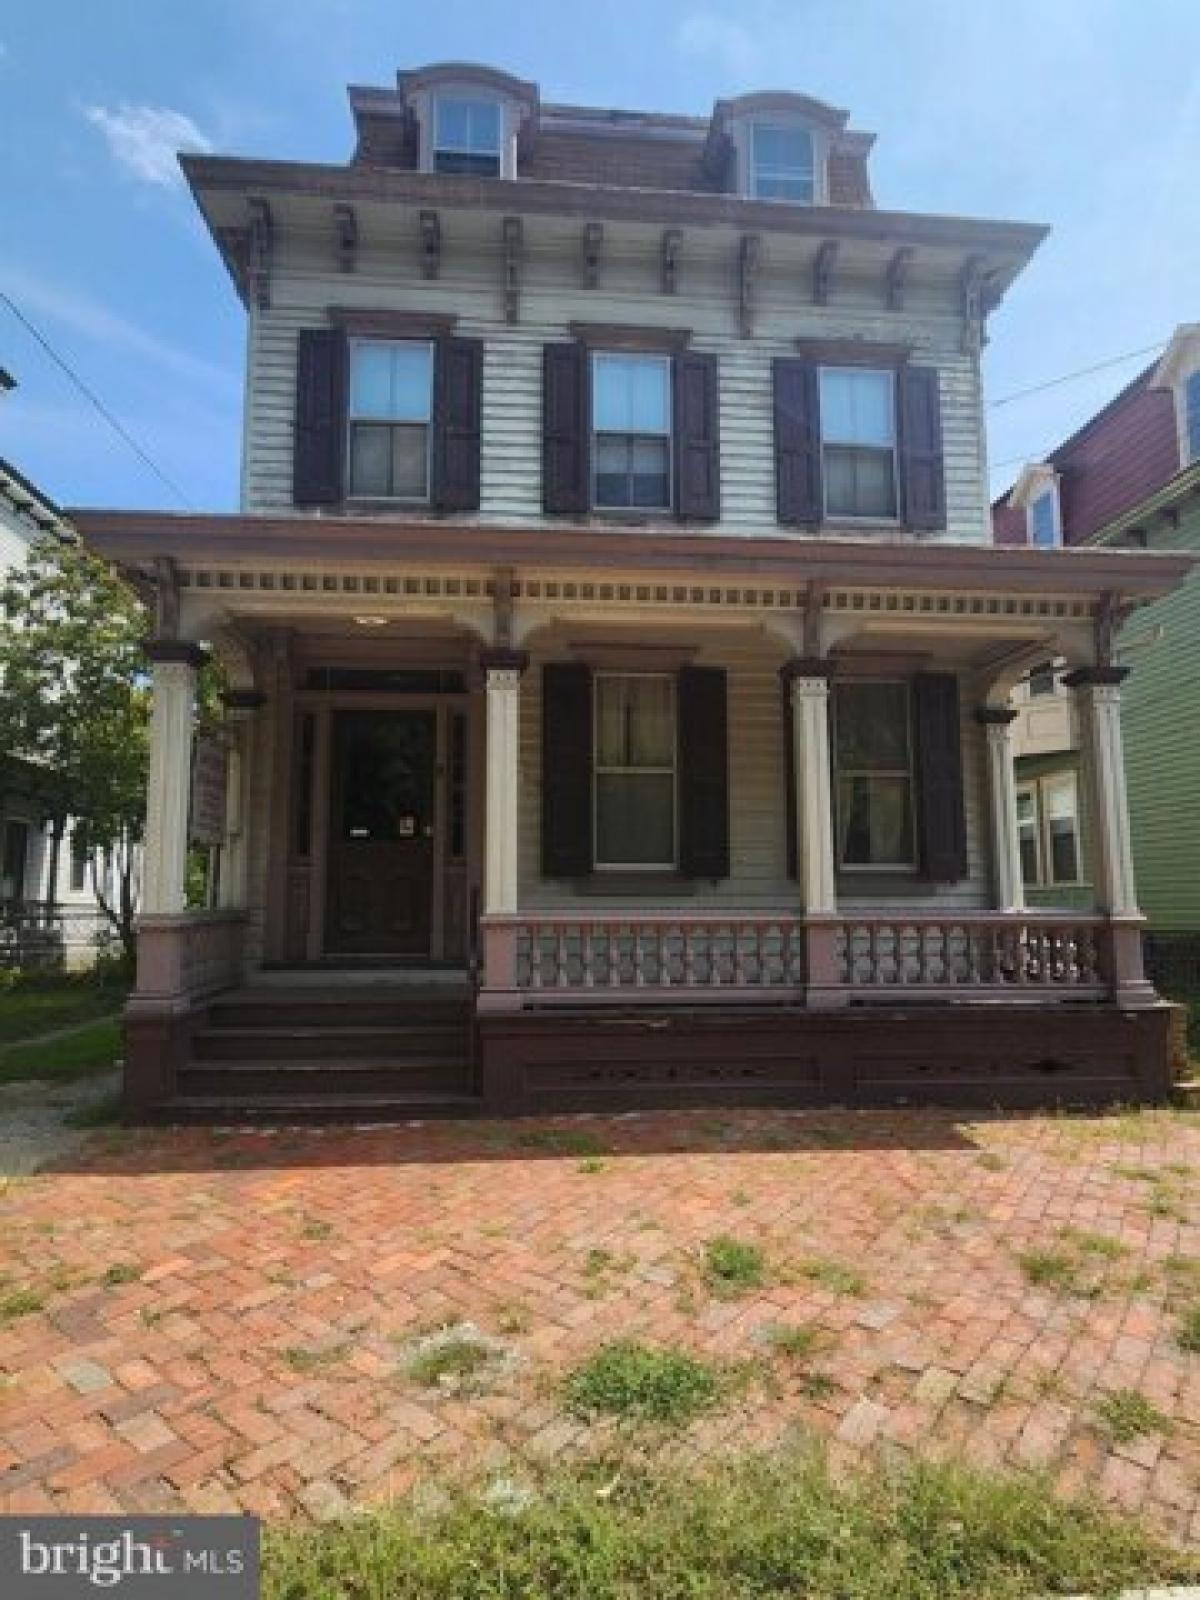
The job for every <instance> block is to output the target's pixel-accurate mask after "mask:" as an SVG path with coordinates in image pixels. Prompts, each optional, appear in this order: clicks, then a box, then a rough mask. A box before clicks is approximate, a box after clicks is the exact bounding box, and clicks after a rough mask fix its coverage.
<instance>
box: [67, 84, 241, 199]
mask: <svg viewBox="0 0 1200 1600" xmlns="http://www.w3.org/2000/svg"><path fill="white" fill-rule="evenodd" d="M83 114H84V116H85V117H86V118H87V119H88V121H89V122H90V123H91V124H92V125H93V126H94V127H97V128H99V129H100V131H101V133H102V134H103V135H104V137H105V139H106V140H107V142H108V148H109V151H110V152H111V154H112V157H113V159H114V160H115V161H116V162H117V164H118V165H119V166H122V167H124V168H125V169H126V171H127V172H129V173H131V174H132V175H133V176H134V177H135V178H137V179H139V180H140V181H141V182H142V183H154V184H158V185H159V186H160V187H161V188H169V187H170V186H171V185H172V184H175V183H178V182H179V165H178V162H177V161H176V159H175V157H176V153H177V152H178V151H180V150H201V151H208V150H211V149H212V145H211V143H210V142H209V140H208V138H207V137H206V136H205V135H204V134H203V133H202V132H201V131H200V129H199V128H198V127H197V126H196V124H195V123H194V122H193V121H192V119H191V117H189V116H186V115H185V114H184V113H183V112H182V111H172V110H171V109H170V108H169V107H168V106H134V105H129V104H128V103H126V102H124V101H123V102H122V103H121V104H120V105H119V106H117V108H116V109H115V110H109V109H108V107H106V106H85V107H84V113H83Z"/></svg>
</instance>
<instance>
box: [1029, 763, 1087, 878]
mask: <svg viewBox="0 0 1200 1600" xmlns="http://www.w3.org/2000/svg"><path fill="white" fill-rule="evenodd" d="M1017 837H1018V841H1019V844H1020V850H1021V876H1022V878H1023V879H1024V881H1025V883H1026V885H1027V886H1028V887H1029V888H1031V889H1045V888H1052V887H1055V886H1062V885H1069V884H1077V883H1079V882H1080V877H1081V874H1080V849H1079V785H1078V782H1077V780H1076V776H1075V774H1074V773H1073V772H1056V773H1052V774H1050V775H1049V776H1047V777H1044V778H1035V779H1032V780H1031V781H1030V782H1028V783H1022V784H1019V785H1018V787H1017Z"/></svg>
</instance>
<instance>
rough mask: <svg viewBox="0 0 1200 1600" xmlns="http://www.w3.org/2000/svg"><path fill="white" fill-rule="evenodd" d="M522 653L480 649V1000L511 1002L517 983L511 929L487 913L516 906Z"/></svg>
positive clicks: (505, 914) (496, 913)
mask: <svg viewBox="0 0 1200 1600" xmlns="http://www.w3.org/2000/svg"><path fill="white" fill-rule="evenodd" d="M528 659H529V658H528V656H527V655H526V654H525V653H524V652H523V651H520V650H510V649H507V648H498V649H494V650H485V651H484V652H483V653H482V655H481V657H480V665H481V666H482V668H483V670H484V674H485V678H486V686H487V687H486V693H487V716H486V739H487V767H486V780H485V793H484V840H483V918H484V926H483V989H484V991H485V992H486V993H487V994H488V995H489V1000H488V1001H487V1002H486V1003H485V1009H486V1005H487V1004H491V1005H493V1006H501V1007H502V1006H504V1005H505V1004H506V1003H512V999H511V998H510V999H509V1000H508V1001H507V1002H506V1001H505V999H504V997H505V996H509V997H515V995H516V986H517V935H516V929H515V928H513V927H512V926H510V925H508V924H506V923H504V922H500V923H499V924H498V925H497V924H490V922H489V919H491V918H493V917H497V918H505V917H510V916H512V915H513V913H515V911H516V909H517V796H518V789H517V779H518V757H519V741H520V715H521V674H522V672H523V671H524V670H525V667H526V664H527V662H528Z"/></svg>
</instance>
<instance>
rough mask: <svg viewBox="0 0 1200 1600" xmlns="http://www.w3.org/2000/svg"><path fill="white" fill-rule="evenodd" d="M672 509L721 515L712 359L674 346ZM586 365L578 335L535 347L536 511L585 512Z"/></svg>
mask: <svg viewBox="0 0 1200 1600" xmlns="http://www.w3.org/2000/svg"><path fill="white" fill-rule="evenodd" d="M671 365H672V409H673V448H674V463H673V465H674V478H675V514H676V516H678V517H680V518H692V517H694V518H696V519H697V520H702V521H715V520H716V519H717V518H718V517H719V516H720V515H721V441H720V397H719V393H718V388H717V358H716V356H715V355H707V354H701V353H698V352H696V351H691V350H686V351H681V352H680V353H679V354H678V355H676V356H675V357H674V359H673V361H672V364H671ZM591 410H592V407H591V362H590V360H589V348H588V346H587V345H586V344H585V343H584V342H583V341H582V340H575V341H573V342H572V343H570V344H548V345H545V346H544V347H543V350H542V509H543V510H544V511H551V512H557V513H559V514H562V513H568V514H571V515H579V514H581V513H583V512H586V511H588V510H590V509H591V443H592V425H591V424H592V418H591Z"/></svg>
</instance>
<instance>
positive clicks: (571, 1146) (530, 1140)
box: [516, 1128, 608, 1156]
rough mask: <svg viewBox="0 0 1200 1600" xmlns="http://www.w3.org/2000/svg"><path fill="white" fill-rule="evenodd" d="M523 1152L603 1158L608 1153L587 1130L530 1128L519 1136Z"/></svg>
mask: <svg viewBox="0 0 1200 1600" xmlns="http://www.w3.org/2000/svg"><path fill="white" fill-rule="evenodd" d="M516 1142H517V1144H518V1145H519V1146H520V1148H521V1149H522V1150H539V1151H542V1152H543V1153H545V1154H548V1155H555V1156H603V1155H606V1154H607V1153H608V1152H607V1151H606V1150H605V1148H604V1145H603V1144H602V1143H601V1142H600V1140H599V1139H598V1138H597V1137H596V1135H595V1134H594V1133H589V1132H588V1130H587V1129H586V1128H530V1129H528V1130H527V1131H526V1132H524V1133H520V1134H518V1135H517V1140H516Z"/></svg>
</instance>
